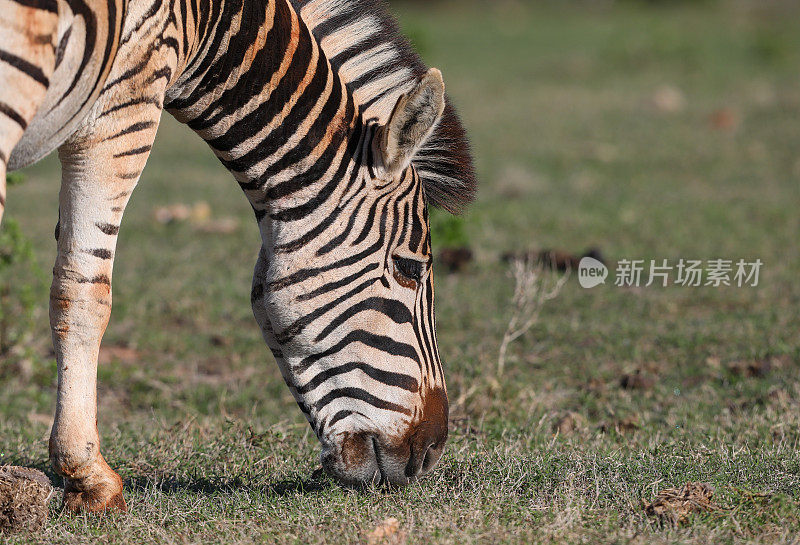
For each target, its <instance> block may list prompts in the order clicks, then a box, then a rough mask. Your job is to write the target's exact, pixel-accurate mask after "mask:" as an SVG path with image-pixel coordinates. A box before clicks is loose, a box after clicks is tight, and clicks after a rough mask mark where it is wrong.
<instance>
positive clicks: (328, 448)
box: [321, 389, 448, 486]
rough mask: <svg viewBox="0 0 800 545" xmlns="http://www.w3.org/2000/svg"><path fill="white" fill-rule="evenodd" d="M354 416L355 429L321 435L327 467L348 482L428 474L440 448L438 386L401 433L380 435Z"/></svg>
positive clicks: (442, 418)
mask: <svg viewBox="0 0 800 545" xmlns="http://www.w3.org/2000/svg"><path fill="white" fill-rule="evenodd" d="M354 420H355V421H356V425H355V426H353V428H354V429H349V430H346V431H339V432H335V433H332V434H329V435H328V436H327V437H323V438H321V443H322V456H321V460H322V467H323V468H324V469H325V471H326V472H327V473H328V474H330V475H331V476H333V477H334V478H335V479H337V480H338V481H339V482H341V483H342V484H344V485H347V486H362V485H367V484H371V483H374V484H379V483H389V484H392V485H398V486H403V485H407V484H409V483H412V482H414V481H415V480H417V479H418V478H419V477H421V476H423V475H425V474H427V473H429V472H430V471H431V470H432V469H433V468H434V466H435V465H436V463H437V462H438V461H439V459H440V458H441V456H442V453H443V452H444V447H445V443H446V442H447V431H448V430H447V420H448V406H447V395H446V394H445V393H444V391H443V390H440V389H436V390H434V391H433V392H430V393H429V394H428V396H426V399H425V401H424V402H423V409H422V411H421V414H420V416H419V418H417V419H416V420H415V421H414V422H411V423H408V424H406V425H405V427H404V429H402V430H401V431H400V433H396V432H395V433H382V432H381V431H380V430H379V429H377V428H376V427H375V426H374V425H369V423H368V422H364V420H363V419H362V418H356V419H354ZM343 423H344V422H343Z"/></svg>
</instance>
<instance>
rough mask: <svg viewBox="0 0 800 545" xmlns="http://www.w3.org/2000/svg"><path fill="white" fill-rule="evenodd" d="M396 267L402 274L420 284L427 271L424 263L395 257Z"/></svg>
mask: <svg viewBox="0 0 800 545" xmlns="http://www.w3.org/2000/svg"><path fill="white" fill-rule="evenodd" d="M394 267H395V269H396V270H398V271H400V274H402V275H403V276H405V277H406V278H408V279H409V280H414V281H415V282H419V281H420V279H422V273H423V272H424V271H425V264H424V263H423V262H422V261H417V260H416V259H408V258H406V257H395V258H394Z"/></svg>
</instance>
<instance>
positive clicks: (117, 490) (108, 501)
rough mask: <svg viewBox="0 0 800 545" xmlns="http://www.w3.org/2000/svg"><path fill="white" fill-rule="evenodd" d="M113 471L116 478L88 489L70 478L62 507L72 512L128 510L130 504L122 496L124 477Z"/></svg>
mask: <svg viewBox="0 0 800 545" xmlns="http://www.w3.org/2000/svg"><path fill="white" fill-rule="evenodd" d="M111 473H112V474H113V477H114V478H111V479H109V481H110V482H104V483H102V484H98V485H96V486H94V487H92V488H88V489H81V488H80V487H79V486H76V485H75V484H73V483H72V482H70V481H69V480H68V481H67V486H66V487H65V489H64V501H63V503H62V508H63V509H64V510H65V511H68V512H70V513H105V512H116V513H124V512H126V511H127V510H128V506H127V504H126V503H125V498H123V497H122V479H121V478H120V476H119V475H117V474H116V473H114V472H113V471H112V472H111Z"/></svg>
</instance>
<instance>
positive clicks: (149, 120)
mask: <svg viewBox="0 0 800 545" xmlns="http://www.w3.org/2000/svg"><path fill="white" fill-rule="evenodd" d="M146 106H147V105H146ZM131 109H133V108H128V109H127V110H131ZM159 118H160V110H158V109H157V108H153V107H152V106H148V107H146V108H143V109H141V110H138V111H133V112H131V111H126V112H124V113H120V114H119V116H108V117H102V116H101V117H100V118H99V119H95V120H93V121H92V122H91V123H90V124H89V125H88V126H90V127H91V134H90V135H88V136H87V135H81V136H79V137H76V138H73V140H72V141H70V142H68V143H67V144H65V145H64V146H62V147H61V148H60V149H59V156H60V158H61V164H62V169H63V173H62V186H61V195H60V200H59V212H60V220H59V228H58V229H57V232H56V238H57V241H58V257H57V259H56V264H55V267H54V269H53V285H52V289H51V292H50V324H51V328H52V332H53V343H54V345H55V350H56V358H57V361H58V400H57V404H56V414H55V421H54V423H53V429H52V432H51V435H50V461H51V463H52V464H53V467H54V469H55V470H56V471H57V472H58V473H59V474H61V475H63V476H64V477H66V485H65V488H64V490H65V491H64V507H65V508H66V509H68V510H71V511H79V510H85V511H104V510H125V509H126V505H125V500H124V499H123V497H122V479H120V477H119V475H117V474H116V473H115V472H114V471H113V470H112V469H111V468H110V467H109V466H108V464H107V463H106V461H105V460H104V458H103V456H102V454H101V453H100V439H99V435H98V432H97V388H96V382H97V357H98V353H99V349H100V341H101V338H102V336H103V333H104V332H105V329H106V325H107V324H108V320H109V317H110V314H111V272H112V265H113V259H114V251H115V247H116V241H117V233H118V232H119V226H120V222H121V220H122V214H123V211H124V209H125V206H126V204H127V202H128V198H129V197H130V195H131V192H132V191H133V189H134V187H135V185H136V183H137V181H138V179H139V175H140V174H141V171H142V169H143V168H144V164H145V161H146V160H147V156H148V154H149V150H150V147H151V145H152V142H153V139H154V138H155V132H156V127H157V125H158V121H159Z"/></svg>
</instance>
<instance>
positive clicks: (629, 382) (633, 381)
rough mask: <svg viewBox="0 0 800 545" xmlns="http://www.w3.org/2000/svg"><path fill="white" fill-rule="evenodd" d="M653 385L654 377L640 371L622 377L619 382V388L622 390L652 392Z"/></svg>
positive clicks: (654, 382) (654, 383)
mask: <svg viewBox="0 0 800 545" xmlns="http://www.w3.org/2000/svg"><path fill="white" fill-rule="evenodd" d="M655 385H656V379H655V377H653V376H652V375H650V374H648V373H644V372H642V370H641V369H637V370H636V371H634V372H633V373H627V374H625V375H622V378H621V379H620V381H619V386H620V388H622V389H623V390H652V389H653V387H654V386H655Z"/></svg>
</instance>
